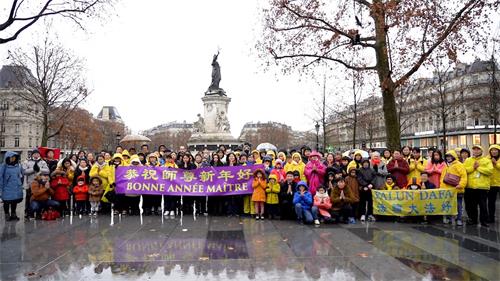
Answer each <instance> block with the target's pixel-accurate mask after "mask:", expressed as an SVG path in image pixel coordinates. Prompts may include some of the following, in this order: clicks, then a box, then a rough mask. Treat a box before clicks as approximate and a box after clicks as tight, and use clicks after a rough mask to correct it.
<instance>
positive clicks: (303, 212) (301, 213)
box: [295, 203, 318, 223]
mask: <svg viewBox="0 0 500 281" xmlns="http://www.w3.org/2000/svg"><path fill="white" fill-rule="evenodd" d="M295 214H296V215H297V219H298V220H299V221H304V222H305V223H312V222H313V221H314V220H317V219H318V208H317V207H316V206H313V207H312V208H311V210H308V209H305V208H303V207H302V205H301V204H300V203H297V204H295Z"/></svg>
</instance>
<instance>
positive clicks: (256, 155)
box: [252, 149, 262, 164]
mask: <svg viewBox="0 0 500 281" xmlns="http://www.w3.org/2000/svg"><path fill="white" fill-rule="evenodd" d="M252 155H254V162H255V164H262V159H260V152H259V151H258V150H257V149H255V150H254V151H252Z"/></svg>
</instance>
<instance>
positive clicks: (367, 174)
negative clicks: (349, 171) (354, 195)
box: [357, 168, 376, 187]
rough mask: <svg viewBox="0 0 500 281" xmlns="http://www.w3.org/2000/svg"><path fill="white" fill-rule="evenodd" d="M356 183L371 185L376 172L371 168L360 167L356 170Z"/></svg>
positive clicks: (363, 185) (364, 185) (362, 185)
mask: <svg viewBox="0 0 500 281" xmlns="http://www.w3.org/2000/svg"><path fill="white" fill-rule="evenodd" d="M357 176H358V183H359V185H360V186H361V187H366V186H368V185H370V184H372V185H373V180H374V179H375V176H376V173H375V171H374V170H373V169H372V168H360V169H359V170H358V172H357Z"/></svg>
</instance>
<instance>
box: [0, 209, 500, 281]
mask: <svg viewBox="0 0 500 281" xmlns="http://www.w3.org/2000/svg"><path fill="white" fill-rule="evenodd" d="M0 228H1V236H0V280H2V281H3V280H165V279H167V278H168V280H180V279H182V280H227V279H230V280H500V231H499V225H498V222H497V223H496V224H493V225H491V227H490V228H489V229H486V228H481V227H479V228H478V227H468V226H464V227H455V226H450V225H442V224H441V223H437V222H436V223H433V224H431V225H420V224H411V223H393V222H375V223H366V224H361V223H357V224H355V225H321V226H320V227H314V226H304V225H298V224H296V223H295V222H293V221H279V220H272V221H271V220H265V221H255V220H253V219H251V218H237V217H229V218H228V217H196V218H194V217H193V216H183V217H182V219H180V218H177V219H169V218H161V217H142V218H141V217H128V216H127V217H126V216H124V217H118V216H115V217H114V220H113V224H111V219H110V216H100V217H98V218H89V217H83V218H81V219H80V218H78V217H73V218H70V217H65V218H64V219H61V220H58V221H28V222H17V223H15V222H5V221H3V218H2V219H1V220H0Z"/></svg>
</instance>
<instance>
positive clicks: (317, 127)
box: [314, 121, 319, 151]
mask: <svg viewBox="0 0 500 281" xmlns="http://www.w3.org/2000/svg"><path fill="white" fill-rule="evenodd" d="M314 127H315V128H316V151H319V123H318V121H316V125H315V126H314Z"/></svg>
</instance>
